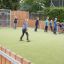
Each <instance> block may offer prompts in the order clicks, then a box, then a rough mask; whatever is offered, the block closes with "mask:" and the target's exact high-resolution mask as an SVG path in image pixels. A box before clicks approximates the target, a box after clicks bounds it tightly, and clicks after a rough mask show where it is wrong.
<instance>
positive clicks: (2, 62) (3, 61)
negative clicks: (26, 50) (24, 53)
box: [0, 46, 31, 64]
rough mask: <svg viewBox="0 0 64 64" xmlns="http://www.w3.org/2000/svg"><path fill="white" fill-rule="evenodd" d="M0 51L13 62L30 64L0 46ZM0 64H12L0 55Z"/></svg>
mask: <svg viewBox="0 0 64 64" xmlns="http://www.w3.org/2000/svg"><path fill="white" fill-rule="evenodd" d="M0 51H2V52H4V53H5V54H7V55H8V56H10V57H12V58H13V59H14V60H16V61H18V62H19V63H20V64H31V62H30V61H28V60H27V59H25V58H23V57H21V56H19V55H16V54H15V53H13V52H11V51H10V50H8V49H6V48H4V47H2V46H1V47H0ZM0 64H12V62H11V61H9V60H8V59H7V58H5V57H3V56H2V55H0Z"/></svg>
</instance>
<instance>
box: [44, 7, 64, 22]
mask: <svg viewBox="0 0 64 64" xmlns="http://www.w3.org/2000/svg"><path fill="white" fill-rule="evenodd" d="M44 15H46V16H49V17H50V18H51V19H54V18H55V17H56V18H58V21H59V22H64V8H46V9H45V10H44Z"/></svg>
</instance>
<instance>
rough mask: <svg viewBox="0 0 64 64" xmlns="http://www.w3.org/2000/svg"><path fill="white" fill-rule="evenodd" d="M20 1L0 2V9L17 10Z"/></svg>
mask: <svg viewBox="0 0 64 64" xmlns="http://www.w3.org/2000/svg"><path fill="white" fill-rule="evenodd" d="M19 4H20V0H0V9H11V10H17V9H18V8H19Z"/></svg>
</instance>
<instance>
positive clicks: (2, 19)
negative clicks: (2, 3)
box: [0, 9, 10, 27]
mask: <svg viewBox="0 0 64 64" xmlns="http://www.w3.org/2000/svg"><path fill="white" fill-rule="evenodd" d="M0 26H2V27H6V26H10V10H8V9H0Z"/></svg>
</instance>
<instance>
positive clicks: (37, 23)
mask: <svg viewBox="0 0 64 64" xmlns="http://www.w3.org/2000/svg"><path fill="white" fill-rule="evenodd" d="M38 26H39V18H37V19H36V22H35V31H37V29H38Z"/></svg>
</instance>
